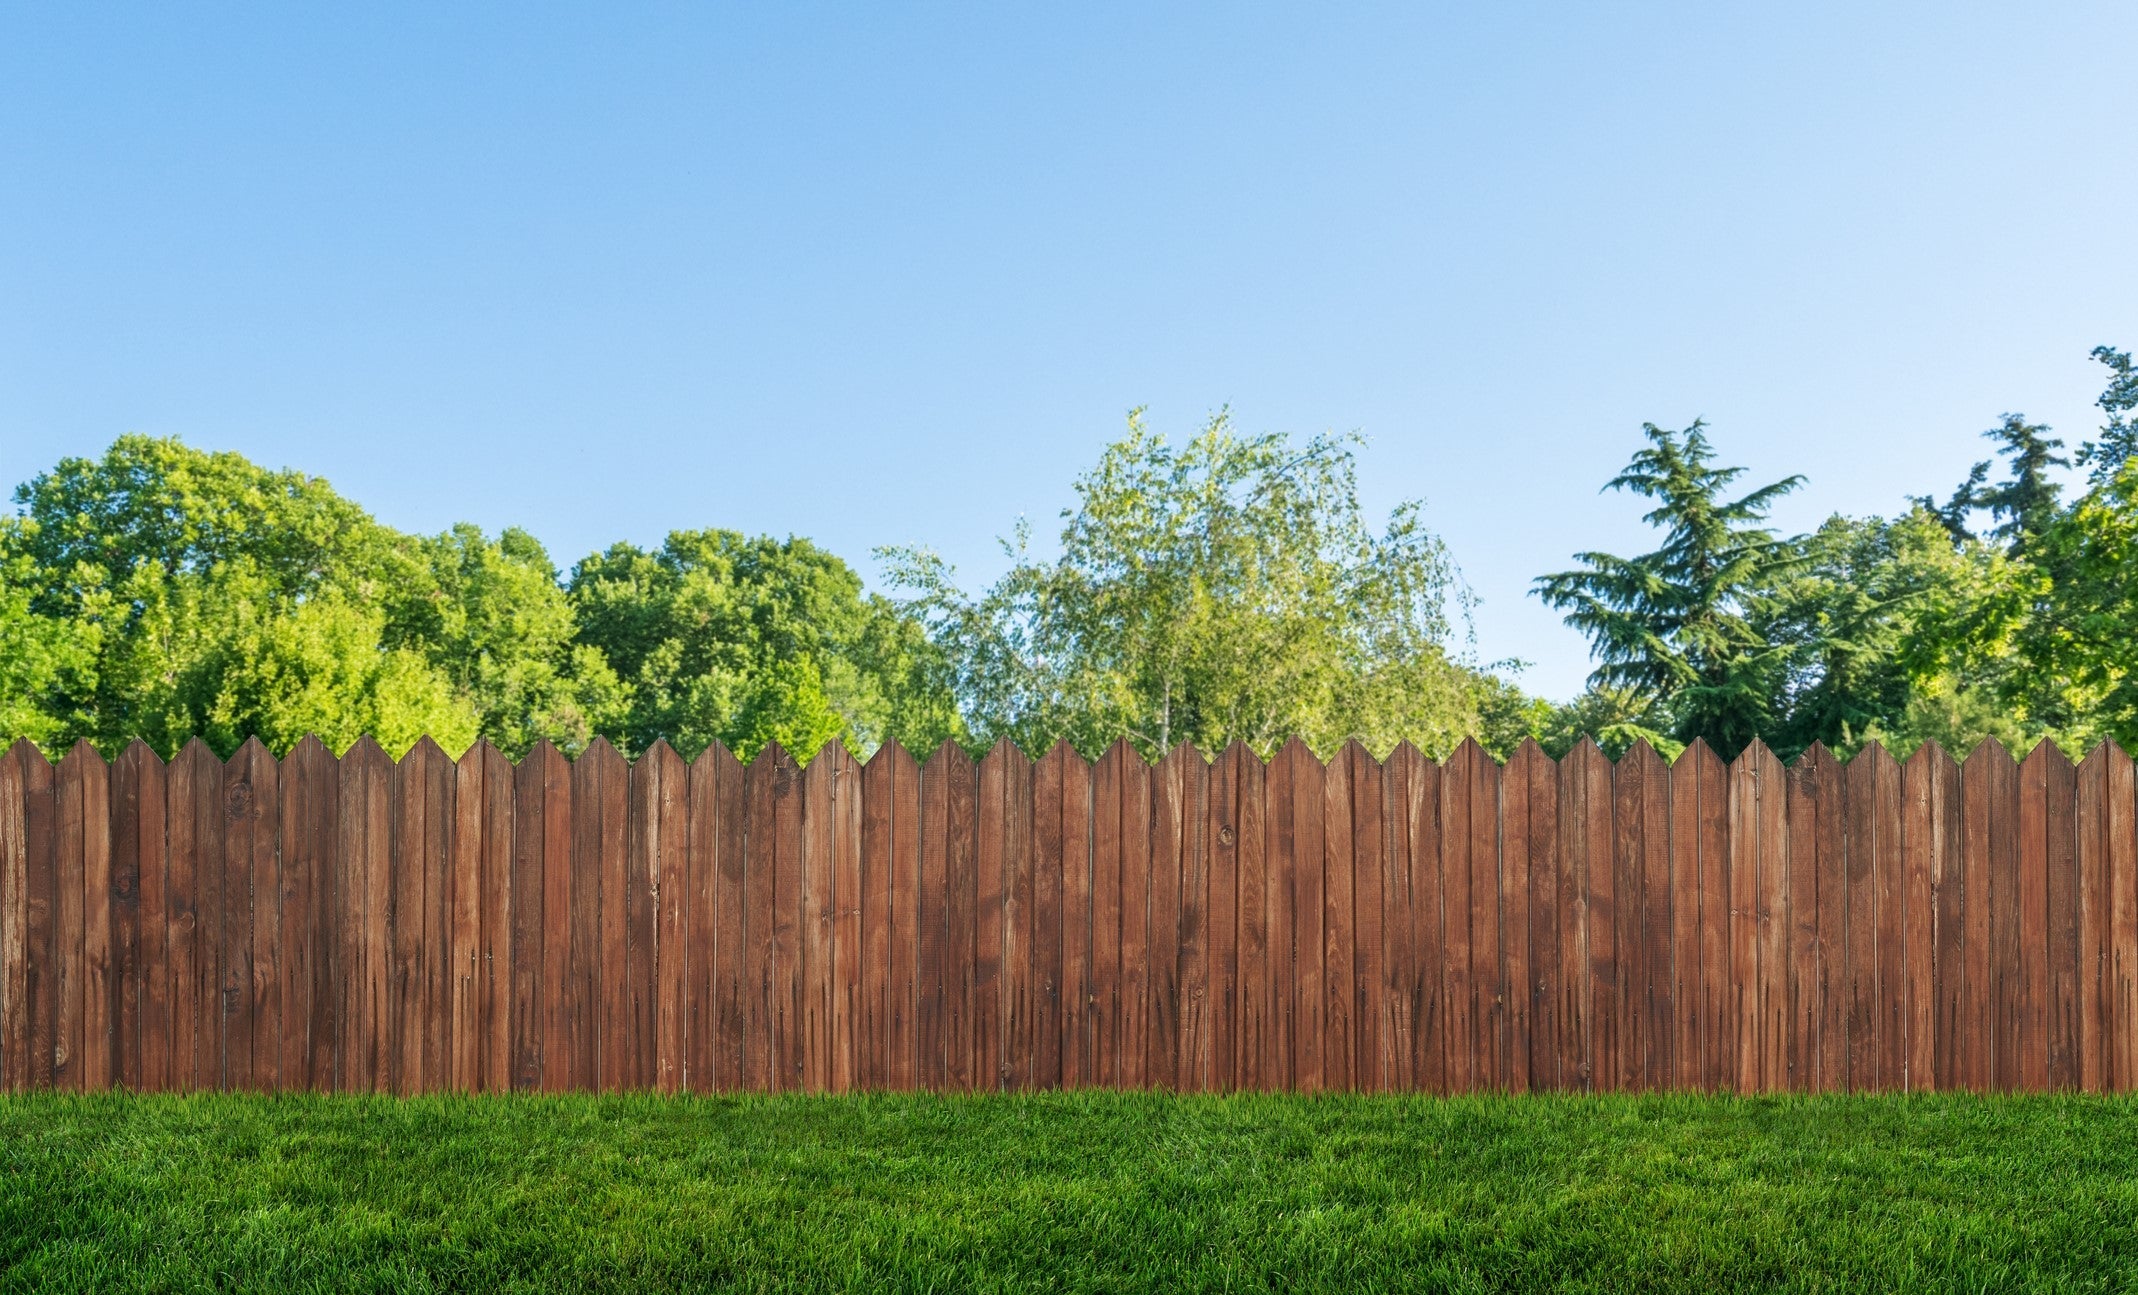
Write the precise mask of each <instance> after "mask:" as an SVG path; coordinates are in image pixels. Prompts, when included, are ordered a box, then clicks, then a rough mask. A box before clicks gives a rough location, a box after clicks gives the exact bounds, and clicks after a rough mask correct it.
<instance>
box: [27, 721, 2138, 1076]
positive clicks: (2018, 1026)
mask: <svg viewBox="0 0 2138 1295" xmlns="http://www.w3.org/2000/svg"><path fill="white" fill-rule="evenodd" d="M2133 805H2134V795H2133V768H2132V762H2131V760H2130V758H2129V757H2128V756H2126V755H2125V754H2124V753H2123V752H2122V751H2120V750H2118V749H2115V748H2113V747H2103V748H2102V749H2100V750H2097V751H2095V752H2094V753H2093V754H2092V755H2091V756H2089V757H2088V758H2087V759H2086V760H2085V762H2084V763H2083V764H2081V765H2078V766H2077V767H2074V766H2073V765H2072V764H2071V763H2070V761H2068V760H2067V759H2066V758H2065V757H2064V756H2063V755H2062V754H2061V753H2060V752H2058V751H2057V750H2056V749H2055V748H2054V747H2050V746H2043V747H2042V748H2040V749H2038V750H2036V751H2035V752H2033V753H2032V754H2031V755H2029V756H2028V757H2027V758H2026V760H2025V761H2024V763H2015V762H2014V761H2013V759H2012V758H2011V756H2010V755H2008V754H2007V753H2006V752H2005V751H2004V750H2003V749H2002V748H2001V747H1998V746H1995V745H1985V746H1983V747H1982V748H1980V749H1978V750H1977V751H1975V752H1974V753H1973V754H1972V755H1971V756H1969V757H1968V759H1967V761H1966V763H1965V764H1964V765H1961V764H1955V763H1954V762H1953V761H1952V760H1951V759H1950V758H1949V757H1947V756H1946V755H1945V754H1944V753H1942V752H1940V751H1938V750H1937V749H1935V748H1934V747H1927V748H1925V749H1923V750H1921V751H1918V752H1917V753H1916V754H1915V755H1914V756H1913V757H1912V758H1911V759H1910V760H1908V761H1907V762H1906V763H1905V764H1901V763H1896V762H1895V761H1894V760H1893V759H1892V757H1891V756H1889V755H1888V754H1886V753H1885V752H1884V751H1882V750H1879V749H1877V748H1875V747H1874V748H1872V749H1871V750H1869V751H1867V752H1865V753H1864V754H1862V755H1860V756H1858V757H1857V758H1855V759H1854V760H1852V761H1850V762H1849V763H1848V764H1846V765H1843V764H1841V763H1839V762H1837V761H1836V760H1835V759H1834V758H1833V757H1831V756H1830V755H1828V754H1827V753H1826V752H1824V751H1823V750H1816V749H1815V750H1814V751H1812V752H1811V753H1810V754H1808V755H1806V756H1805V757H1804V758H1803V759H1801V760H1799V761H1798V762H1797V763H1796V764H1795V765H1794V766H1791V767H1787V768H1785V767H1784V766H1783V765H1782V764H1781V763H1780V762H1778V761H1777V760H1776V759H1775V758H1774V756H1773V755H1772V754H1771V753H1769V752H1768V751H1766V750H1765V749H1764V748H1761V747H1757V746H1755V747H1753V748H1752V749H1751V750H1749V751H1747V752H1746V753H1745V754H1743V755H1742V756H1740V757H1739V758H1738V759H1737V760H1736V761H1735V762H1734V763H1732V764H1730V765H1727V766H1726V765H1724V764H1723V762H1722V761H1721V760H1719V759H1717V758H1716V757H1715V756H1714V754H1713V753H1711V752H1710V751H1708V750H1707V749H1706V748H1704V747H1701V746H1698V745H1696V746H1695V747H1694V748H1693V749H1692V750H1690V751H1689V752H1687V753H1686V754H1685V755H1684V756H1683V757H1682V758H1680V759H1679V760H1678V761H1677V762H1676V764H1675V765H1671V764H1666V763H1665V762H1664V761H1663V760H1662V759H1660V758H1659V757H1658V756H1656V755H1655V753H1654V752H1652V751H1650V750H1648V749H1647V748H1646V747H1640V748H1636V749H1635V750H1634V751H1633V752H1632V753H1630V754H1628V755H1627V756H1626V757H1625V758H1624V759H1622V760H1620V761H1619V762H1618V763H1617V764H1616V765H1615V766H1614V765H1613V764H1612V762H1611V761H1609V760H1608V759H1606V758H1605V757H1604V756H1603V755H1602V754H1601V753H1600V752H1598V751H1597V750H1596V749H1595V748H1594V747H1593V746H1587V745H1584V746H1583V747H1581V748H1579V749H1577V750H1576V751H1574V752H1573V753H1571V754H1570V755H1568V756H1567V757H1566V758H1565V759H1564V760H1562V761H1557V762H1554V761H1553V760H1552V759H1550V758H1549V757H1548V756H1546V755H1545V754H1544V753H1543V752H1542V751H1540V750H1538V749H1536V748H1535V747H1534V746H1531V747H1525V748H1524V749H1523V750H1522V751H1520V752H1519V753H1517V754H1516V755H1515V756H1514V758H1513V759H1512V760H1511V761H1509V763H1508V764H1507V765H1505V766H1504V767H1502V766H1500V765H1499V764H1497V763H1495V762H1494V761H1493V760H1492V759H1491V758H1490V757H1489V756H1488V755H1486V754H1485V753H1484V752H1483V751H1481V750H1479V749H1478V748H1477V747H1475V746H1471V745H1466V746H1464V747H1463V748H1461V749H1460V750H1458V751H1457V752H1455V753H1454V754H1453V755H1452V756H1451V757H1450V758H1449V759H1448V760H1447V761H1446V762H1445V763H1444V764H1443V763H1434V762H1433V761H1430V760H1427V759H1425V758H1423V757H1422V756H1420V755H1419V754H1418V753H1417V752H1415V751H1413V750H1411V749H1409V748H1399V749H1398V750H1397V751H1396V752H1394V753H1393V754H1392V755H1390V757H1389V758H1388V759H1387V760H1386V761H1376V760H1374V759H1373V758H1372V757H1371V756H1370V755H1368V754H1367V753H1366V752H1365V751H1364V750H1363V749H1362V748H1360V747H1358V746H1356V745H1352V746H1348V747H1346V748H1344V749H1343V750H1342V751H1340V752H1338V753H1337V755H1336V757H1335V758H1334V759H1333V760H1331V761H1330V762H1328V763H1327V764H1326V765H1325V764H1324V763H1323V762H1322V761H1320V760H1318V759H1316V758H1315V757H1314V756H1313V754H1312V753H1311V752H1309V751H1308V750H1307V749H1306V748H1305V747H1304V746H1301V745H1299V744H1297V743H1294V744H1292V745H1290V746H1288V747H1286V748H1285V749H1284V750H1282V751H1280V752H1279V753H1278V754H1277V756H1276V757H1275V758H1274V759H1273V760H1271V761H1270V762H1268V763H1267V764H1265V763H1264V762H1263V761H1261V760H1259V759H1257V758H1256V757H1255V756H1254V755H1253V754H1252V753H1251V752H1249V751H1247V750H1245V749H1244V748H1240V747H1235V748H1233V749H1230V750H1227V751H1226V752H1224V753H1223V754H1222V755H1220V756H1219V757H1218V758H1217V760H1216V761H1215V762H1214V763H1213V762H1206V761H1205V760H1204V758H1203V757H1202V756H1201V755H1199V754H1197V753H1196V752H1195V751H1193V750H1191V749H1187V748H1183V749H1181V750H1179V751H1176V752H1174V753H1173V754H1172V755H1170V756H1168V757H1167V758H1166V759H1165V760H1164V761H1163V762H1161V763H1160V764H1158V765H1157V766H1155V767H1153V766H1150V765H1148V764H1146V763H1145V762H1144V761H1143V760H1141V759H1140V758H1138V757H1137V756H1136V755H1135V754H1134V753H1133V752H1132V751H1130V750H1129V749H1128V748H1126V747H1116V748H1115V749H1114V750H1112V751H1110V752H1108V753H1107V755H1106V756H1105V757H1104V758H1103V759H1101V760H1099V761H1098V762H1097V763H1096V764H1093V763H1089V762H1087V761H1085V760H1084V759H1082V758H1081V757H1079V756H1078V755H1076V754H1075V753H1074V752H1073V751H1071V750H1069V749H1068V748H1066V747H1057V748H1056V749H1055V750H1053V751H1051V752H1049V753H1048V754H1047V755H1046V756H1045V758H1043V759H1040V760H1037V761H1034V760H1031V759H1029V758H1027V757H1026V756H1025V755H1023V754H1022V753H1020V752H1019V751H1017V750H1016V749H1014V748H1012V747H1009V746H1007V745H1005V746H1001V747H998V748H997V749H996V750H995V751H993V752H991V753H990V754H988V755H987V756H986V757H985V758H984V759H982V760H980V761H978V762H977V763H975V762H974V761H973V760H972V759H971V758H970V757H968V756H967V755H966V754H965V753H964V752H962V751H960V750H958V749H956V748H955V747H945V748H944V749H942V750H941V751H938V752H937V753H936V754H935V755H934V756H933V757H931V758H930V759H929V760H928V761H927V762H926V763H925V764H921V763H917V762H916V761H915V760H914V758H913V757H912V756H910V755H908V754H907V753H905V752H904V751H902V750H900V749H898V748H896V747H891V748H887V749H885V750H884V751H882V752H880V753H879V754H877V755H876V756H875V757H874V758H872V759H871V760H870V761H869V762H868V763H867V764H865V765H863V764H858V763H856V762H855V760H854V759H853V758H852V757H851V756H850V755H848V754H847V753H846V752H845V751H844V750H842V749H839V748H837V747H827V748H826V750H825V751H824V753H822V754H820V755H819V756H817V758H816V759H814V760H813V761H811V763H810V764H809V765H808V767H807V768H806V769H803V768H798V767H797V766H796V765H795V763H794V761H793V760H791V759H790V758H789V757H787V756H786V755H784V754H782V753H781V752H779V751H778V750H777V749H773V750H769V751H767V752H766V753H764V754H763V755H761V756H760V757H759V758H758V759H757V760H756V761H755V762H753V763H752V764H750V765H748V766H744V765H742V764H740V763H738V762H737V761H736V760H735V759H734V758H733V757H732V756H731V755H729V754H728V753H727V752H726V751H725V750H722V749H720V748H717V747H716V748H714V749H712V750H710V751H707V752H706V753H705V754H704V755H703V756H701V757H700V758H699V759H698V760H697V761H696V762H694V763H689V764H686V763H685V762H684V761H683V760H682V759H681V758H680V757H678V756H677V755H676V754H675V752H673V751H671V750H669V749H668V748H667V747H665V746H656V747H655V748H654V749H653V750H652V751H650V752H649V753H647V754H646V755H645V756H644V757H643V758H641V759H640V760H638V761H637V762H636V763H629V762H627V761H626V760H625V759H624V758H623V757H622V756H621V755H619V754H618V753H617V752H616V751H615V750H614V749H613V748H611V747H609V746H608V745H606V744H605V743H599V742H597V743H596V744H595V745H594V746H593V747H592V748H591V749H589V750H588V751H587V752H585V753H584V754H583V755H582V756H581V757H580V758H579V759H578V760H577V761H576V762H572V761H567V760H566V759H565V758H564V757H563V756H561V755H559V754H558V753H557V752H556V751H555V750H554V749H551V748H549V747H546V746H544V747H540V748H538V749H537V750H535V751H534V752H533V753H532V754H530V755H529V756H528V757H527V758H526V759H525V760H524V761H522V762H521V763H520V764H518V765H517V766H515V765H513V764H512V763H511V762H510V761H508V760H507V759H506V758H505V757H504V756H503V755H501V754H500V753H499V752H497V751H496V750H495V749H493V748H491V747H489V746H487V745H478V746H476V747H475V748H474V749H472V750H470V751H469V752H468V753H467V754H466V755H465V756H464V757H463V758H462V759H460V760H459V761H457V762H456V761H454V760H452V759H449V758H448V757H447V756H446V755H445V754H444V752H442V751H440V750H439V749H438V748H437V747H436V746H434V745H432V744H431V743H429V742H427V741H426V742H424V743H422V744H420V745H418V746H417V747H416V748H415V749H414V750H413V751H411V752H410V753H409V754H408V756H407V757H406V758H404V759H403V760H401V761H400V762H399V763H398V764H397V763H395V762H394V761H393V760H392V759H390V758H389V757H388V756H387V755H386V754H385V753H384V752H382V751H381V750H380V749H379V748H378V747H377V746H375V745H373V744H372V743H371V742H369V741H364V742H360V743H359V744H357V745H356V746H355V747H354V748H352V749H351V750H350V751H349V752H348V753H347V754H346V755H344V756H342V757H341V758H339V759H337V758H336V757H335V756H334V755H333V754H331V753H330V752H329V751H327V750H326V749H325V748H324V747H322V746H321V745H320V744H319V743H317V742H315V741H310V740H307V741H306V742H304V743H303V744H302V745H300V746H299V747H297V748H296V749H295V750H294V751H292V752H291V753H290V754H289V756H288V757H287V758H285V759H283V760H281V761H277V760H275V759H274V758H273V757H272V756H271V755H270V754H269V753H268V752H267V751H266V750H265V749H264V748H262V747H261V746H259V745H258V744H257V743H248V744H247V745H246V746H245V747H244V748H243V749H241V750H240V751H238V752H237V754H236V755H235V756H233V757H232V758H231V759H230V760H228V761H223V760H219V759H217V758H216V757H215V756H214V755H213V754H212V753H210V752H209V751H208V750H207V748H206V747H204V746H201V745H199V744H195V745H193V746H190V747H188V748H187V749H186V750H185V751H183V752H182V753H181V754H180V755H179V756H178V758H177V759H176V760H174V761H172V762H171V763H170V764H169V765H168V766H166V765H165V764H164V763H163V762H162V761H160V760H159V759H157V757H156V756H155V755H154V753H152V752H150V751H149V750H148V749H146V748H145V747H142V746H140V745H139V744H136V745H135V746H134V747H132V748H130V749H129V750H127V751H126V752H125V753H123V754H122V755H121V756H120V757H119V758H118V759H117V760H116V761H115V762H112V763H110V764H109V765H107V764H106V762H105V761H104V760H103V759H102V758H101V757H100V756H98V754H97V753H96V752H95V751H93V750H91V749H90V748H88V747H86V746H82V747H77V748H76V749H75V750H74V751H72V752H70V753H69V754H68V755H67V756H66V758H65V759H63V760H61V761H60V762H59V764H58V765H57V766H54V765H52V764H50V763H48V762H47V761H46V759H45V757H44V756H43V755H41V754H40V753H39V752H38V751H37V750H36V749H35V748H34V747H32V746H30V745H29V744H27V743H19V744H17V745H16V747H15V748H14V749H13V750H12V751H11V752H9V753H8V754H7V755H6V756H5V757H0V1078H4V1081H5V1085H6V1086H7V1087H8V1088H12V1089H22V1088H45V1087H57V1088H66V1089H103V1088H108V1087H112V1086H114V1085H117V1086H124V1087H126V1088H130V1089H142V1090H164V1089H180V1090H183V1089H217V1088H222V1089H332V1090H356V1091H388V1092H395V1093H411V1092H419V1091H428V1090H436V1089H471V1090H479V1091H498V1090H505V1089H541V1090H561V1089H628V1088H648V1089H659V1090H662V1091H677V1090H690V1091H727V1090H734V1089H806V1090H829V1091H840V1090H847V1089H857V1088H865V1089H913V1088H929V1089H995V1088H1004V1089H1028V1088H1052V1087H1056V1086H1062V1087H1083V1086H1105V1087H1122V1088H1142V1087H1150V1088H1167V1089H1180V1090H1198V1089H1216V1090H1226V1089H1300V1090H1316V1089H1361V1090H1424V1091H1429V1092H1465V1091H1472V1090H1479V1089H1499V1090H1513V1091H1523V1090H1537V1089H1646V1088H1683V1089H1736V1090H1740V1091H1752V1090H1761V1091H1764V1090H1776V1089H1819V1090H1830V1089H1857V1090H1866V1089H1878V1090H1891V1089H1920V1088H1956V1087H1957V1088H1973V1089H2052V1088H2068V1089H2084V1090H2088V1091H2093V1090H2128V1089H2130V1088H2132V1087H2133V1086H2134V1081H2138V1022H2134V1020H2133V1014H2134V1011H2138V995H2134V989H2133V975H2134V970H2138V965H2134V964H2138V896H2134V893H2133V890H2134V886H2138V828H2134V814H2133Z"/></svg>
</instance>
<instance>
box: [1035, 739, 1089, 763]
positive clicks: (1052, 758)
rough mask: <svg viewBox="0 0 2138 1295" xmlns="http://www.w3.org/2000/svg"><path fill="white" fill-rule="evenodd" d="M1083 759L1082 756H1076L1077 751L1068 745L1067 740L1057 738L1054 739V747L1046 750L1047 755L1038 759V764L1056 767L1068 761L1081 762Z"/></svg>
mask: <svg viewBox="0 0 2138 1295" xmlns="http://www.w3.org/2000/svg"><path fill="white" fill-rule="evenodd" d="M1083 758H1084V757H1083V756H1081V755H1079V754H1077V749H1076V748H1075V747H1074V746H1072V745H1070V743H1069V739H1068V738H1066V737H1058V738H1055V739H1054V745H1053V746H1050V747H1048V748H1047V753H1046V754H1045V755H1043V756H1041V757H1039V762H1040V763H1041V764H1057V765H1058V764H1062V763H1064V762H1066V761H1069V760H1082V759H1083Z"/></svg>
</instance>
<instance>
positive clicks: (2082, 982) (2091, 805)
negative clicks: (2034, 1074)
mask: <svg viewBox="0 0 2138 1295" xmlns="http://www.w3.org/2000/svg"><path fill="white" fill-rule="evenodd" d="M2108 773H2109V757H2108V747H2107V745H2106V744H2103V745H2100V746H2097V747H2095V748H2094V749H2093V750H2092V751H2090V752H2088V753H2087V755H2086V759H2085V760H2083V761H2082V762H2080V764H2079V771H2078V792H2077V797H2078V798H2077V802H2076V810H2075V814H2074V818H2073V822H2074V826H2075V828H2076V833H2075V844H2076V848H2077V852H2078V856H2077V861H2076V862H2077V866H2078V883H2077V884H2078V923H2079V930H2078V937H2079V948H2078V1031H2077V1033H2078V1040H2077V1042H2078V1049H2079V1056H2078V1064H2077V1070H2078V1081H2077V1086H2078V1087H2079V1088H2080V1089H2081V1090H2083V1091H2085V1092H2088V1093H2100V1092H2105V1091H2107V1089H2108V1046H2107V1045H2108V1039H2109V1031H2108V1025H2107V1021H2106V1020H2105V1019H2104V1016H2103V1008H2104V1007H2105V1006H2106V1005H2107V1002H2108V999H2107V995H2106V994H2105V993H2104V992H2103V991H2104V990H2105V989H2106V983H2105V977H2104V972H2105V971H2106V969H2107V962H2108V959H2107V952H2108V939H2107V935H2108V920H2107V918H2108V869H2107V857H2106V856H2107V845H2108V832H2107V828H2108V803H2107V802H2108Z"/></svg>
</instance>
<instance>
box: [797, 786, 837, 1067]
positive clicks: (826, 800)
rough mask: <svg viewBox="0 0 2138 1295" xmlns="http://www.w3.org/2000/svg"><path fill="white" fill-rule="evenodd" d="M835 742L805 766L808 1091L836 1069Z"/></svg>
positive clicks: (800, 1038) (801, 928) (800, 929)
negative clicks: (832, 754)
mask: <svg viewBox="0 0 2138 1295" xmlns="http://www.w3.org/2000/svg"><path fill="white" fill-rule="evenodd" d="M832 745H834V744H832V743H827V744H826V749H825V750H822V751H819V752H818V753H817V755H816V757H815V758H814V759H812V760H811V761H810V762H809V765H808V767H807V768H806V769H804V770H803V771H802V774H801V779H800V785H799V799H800V801H801V854H800V858H799V860H798V863H799V867H798V875H799V879H800V918H799V925H798V926H797V928H796V932H797V942H798V944H799V946H800V961H799V965H798V966H797V967H796V971H795V974H796V976H797V977H798V979H799V980H800V982H801V998H800V1007H799V1008H798V1016H797V1018H796V1031H795V1034H796V1038H797V1042H798V1046H799V1048H800V1064H799V1066H798V1067H797V1084H798V1086H799V1087H800V1088H802V1089H803V1090H804V1091H806V1092H812V1093H821V1092H827V1091H829V1090H830V1088H831V1072H832V1041H831V1028H832V1020H831V1018H832V994H833V981H832V970H833V968H832V950H833V945H832V939H833V933H832V925H833V921H834V919H835V912H834V907H833V905H834V902H835V901H834V895H833V882H832V866H833V848H834V847H833V832H834V830H835V826H836V823H837V820H838V802H837V799H836V797H837V794H838V787H837V784H838V777H837V775H838V772H839V770H838V766H837V765H836V764H835V763H833V762H832V761H829V760H827V759H826V758H825V757H826V756H827V755H828V754H829V750H830V747H831V746H832Z"/></svg>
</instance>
